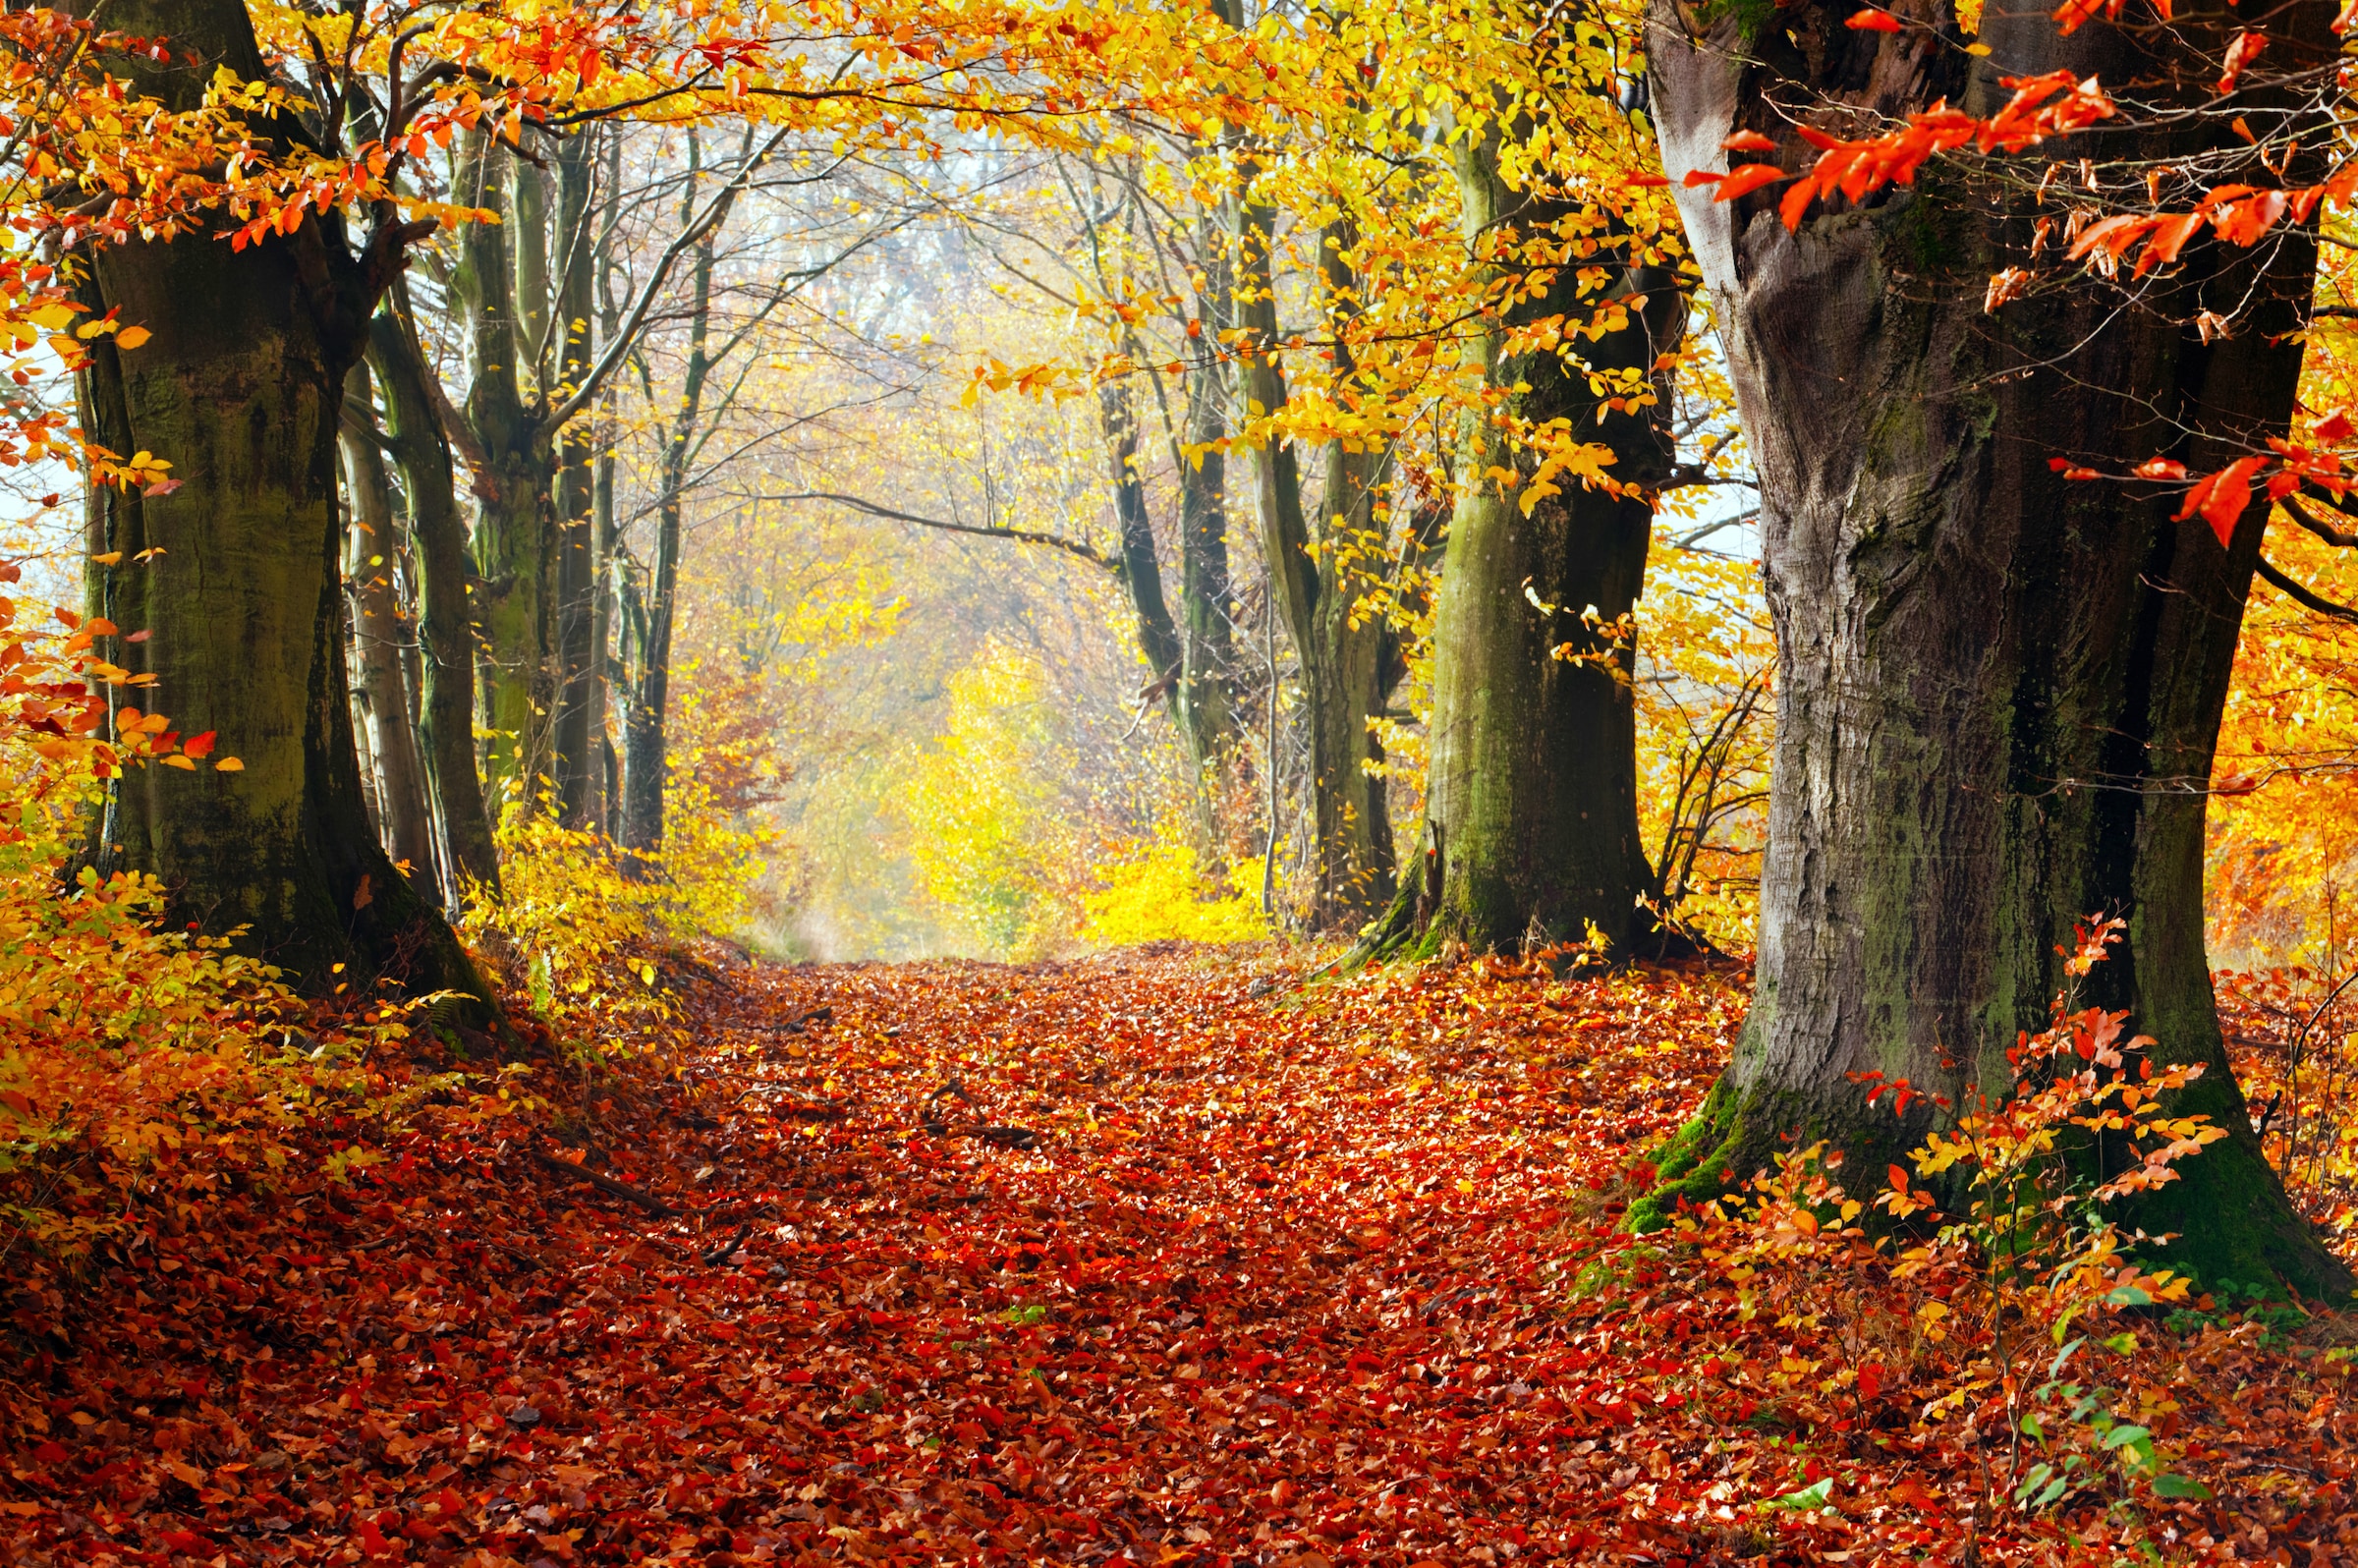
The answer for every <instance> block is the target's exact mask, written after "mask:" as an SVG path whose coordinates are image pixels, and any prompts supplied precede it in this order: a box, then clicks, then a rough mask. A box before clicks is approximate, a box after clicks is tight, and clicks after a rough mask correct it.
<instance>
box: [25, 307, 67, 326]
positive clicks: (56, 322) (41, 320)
mask: <svg viewBox="0 0 2358 1568" xmlns="http://www.w3.org/2000/svg"><path fill="white" fill-rule="evenodd" d="M73 320H74V307H73V306H70V305H44V306H42V307H41V308H39V309H37V310H35V311H33V312H31V321H32V324H33V325H34V326H37V327H42V328H45V329H46V330H48V331H51V332H55V331H57V330H58V329H59V328H61V327H65V326H69V325H71V324H72V323H73Z"/></svg>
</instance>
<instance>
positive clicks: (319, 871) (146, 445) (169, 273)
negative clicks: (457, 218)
mask: <svg viewBox="0 0 2358 1568" xmlns="http://www.w3.org/2000/svg"><path fill="white" fill-rule="evenodd" d="M108 20H109V22H110V24H112V25H114V26H117V27H121V28H125V29H126V30H130V31H134V32H138V33H143V34H147V35H160V34H169V35H171V36H172V37H173V38H174V39H175V40H176V47H177V49H178V50H179V51H182V52H181V53H176V54H173V55H171V56H169V57H168V58H166V59H164V60H161V61H153V60H151V61H148V62H145V63H142V64H137V65H134V66H133V67H132V68H131V71H132V74H133V78H134V81H135V82H136V84H137V85H138V86H139V87H140V89H141V90H142V91H144V92H146V93H148V94H150V95H152V96H153V97H155V98H157V99H158V100H160V101H161V102H162V103H164V104H165V105H167V106H168V107H171V108H173V109H182V110H186V109H193V108H195V107H197V105H198V103H199V102H200V101H201V98H202V95H203V92H204V87H205V84H206V82H207V81H208V79H209V78H210V76H211V73H212V70H213V68H214V67H215V66H216V65H225V66H227V67H229V68H230V69H231V70H233V71H236V72H238V73H239V74H240V75H241V76H243V77H245V78H246V79H248V80H260V79H261V76H262V70H263V67H262V62H261V56H260V51H259V49H258V47H257V46H256V44H255V42H254V36H253V27H252V25H251V24H250V23H249V21H248V19H247V13H246V8H245V6H244V4H243V3H242V0H189V3H184V4H164V3H162V0H134V3H133V4H130V5H129V6H126V7H119V8H113V9H110V12H109V17H108ZM190 57H194V59H195V60H196V61H197V63H196V64H192V63H190ZM250 125H251V127H252V134H253V136H254V137H255V138H256V139H257V140H263V141H264V142H265V143H272V142H276V143H277V144H280V145H283V144H284V143H283V142H278V139H279V138H281V137H283V136H284V135H286V134H287V133H286V132H285V130H284V129H283V128H281V127H277V126H273V125H272V124H270V123H268V122H262V121H253V122H250ZM423 227H424V225H421V224H415V223H405V222H403V221H401V220H400V219H399V218H398V217H397V216H396V215H394V214H392V213H390V212H387V213H385V214H383V215H382V217H381V219H380V221H378V222H377V223H376V225H375V226H374V227H373V228H372V229H371V231H370V232H369V233H368V234H367V235H366V237H365V238H364V239H363V240H361V241H360V243H358V244H357V245H356V244H355V243H354V242H353V241H352V240H350V239H348V238H347V235H346V231H345V227H344V224H343V222H342V220H341V218H340V216H338V215H337V214H335V213H326V214H313V215H310V216H307V217H305V218H304V219H303V220H302V221H301V222H300V223H299V224H297V225H296V226H295V227H294V228H293V232H291V233H285V234H276V235H272V236H270V237H267V238H264V239H261V240H259V241H257V242H256V243H253V244H250V245H247V246H244V247H243V248H242V249H236V250H233V249H232V248H231V247H230V246H229V245H228V244H226V243H223V241H222V240H220V239H219V238H217V237H216V236H215V235H213V234H206V233H202V232H199V233H197V234H193V235H189V236H186V237H184V238H182V239H178V240H163V239H158V240H154V241H144V240H140V239H137V238H131V239H127V240H124V241H121V242H118V243H115V244H111V245H106V246H102V247H100V248H98V249H97V251H96V253H95V254H94V255H93V256H92V257H91V258H90V261H89V264H88V279H89V281H88V285H87V288H88V292H89V296H90V303H91V305H92V306H93V307H94V308H97V309H98V310H100V311H102V312H103V311H106V310H114V311H118V312H120V313H121V315H122V316H123V317H124V318H126V319H133V320H138V321H140V322H142V323H145V324H147V327H148V331H149V334H150V335H149V336H148V337H147V338H146V339H145V340H144V341H143V342H141V343H140V345H139V346H138V347H136V348H129V349H123V348H118V347H117V346H116V345H115V344H114V343H113V342H112V341H111V340H108V341H102V342H99V343H97V344H96V346H95V352H94V353H93V354H92V356H91V360H90V364H89V367H88V368H87V369H86V370H85V371H84V373H83V375H82V377H81V396H82V402H83V418H84V427H85V428H86V429H87V430H88V432H89V434H90V437H91V438H92V439H93V440H94V441H96V442H98V443H99V444H101V445H103V446H105V447H107V448H109V449H110V450H112V451H115V452H118V453H137V452H154V453H159V454H160V453H165V452H170V453H174V454H177V455H176V456H175V457H173V458H172V459H170V461H171V462H172V463H173V464H174V468H175V471H176V473H177V475H178V476H179V478H178V484H177V488H174V489H171V490H170V491H169V493H152V494H151V493H146V492H143V491H141V490H139V489H133V488H129V487H124V486H117V485H93V486H92V487H91V490H90V494H89V506H90V523H89V528H90V543H91V553H92V555H93V556H95V557H98V559H97V560H95V561H94V562H93V564H92V568H91V572H90V579H89V599H90V603H91V605H92V607H93V610H94V611H95V612H96V613H99V614H103V615H104V616H105V617H106V618H107V619H108V620H110V621H111V622H113V623H114V624H115V625H117V626H119V627H123V628H125V629H126V630H127V632H128V631H129V630H133V629H136V630H140V631H145V632H147V633H148V634H150V635H149V636H148V637H147V639H145V640H144V641H142V642H140V643H137V644H132V643H128V642H126V643H125V644H124V645H123V646H122V649H121V651H120V654H119V656H118V660H117V661H118V662H119V663H122V664H125V665H126V666H127V667H130V668H133V669H135V670H138V671H140V672H141V673H151V674H153V675H154V676H156V677H157V682H158V685H159V686H160V687H161V689H162V690H163V691H165V692H168V693H170V694H171V697H172V700H173V701H174V702H176V703H177V704H179V705H180V707H181V708H182V709H184V710H185V711H189V712H192V713H202V714H203V715H204V718H205V721H206V724H207V726H208V727H210V728H212V729H215V730H217V731H219V732H221V733H223V734H227V735H233V736H235V737H237V742H236V744H237V746H238V748H239V751H240V754H241V756H242V759H243V760H244V762H245V767H244V769H243V770H242V771H240V772H236V773H227V774H224V773H220V772H201V771H200V772H181V771H177V770H170V769H163V768H149V769H144V770H140V771H139V772H137V773H134V774H132V775H130V776H127V777H124V778H121V779H117V780H114V781H112V782H111V784H110V787H109V791H108V797H107V800H106V802H105V804H104V807H103V810H102V812H101V813H100V815H99V817H98V819H97V821H96V823H95V826H94V837H93V845H92V851H91V854H92V859H93V862H94V864H95V865H96V866H97V868H99V869H100V870H101V871H102V872H103V871H109V870H113V869H115V868H127V869H135V870H140V871H143V872H147V873H150V874H152V875H154V876H156V877H157V878H159V879H160V880H161V881H162V882H163V883H164V885H165V886H166V888H167V889H168V890H169V891H170V894H171V898H172V905H173V908H174V909H175V910H176V911H178V912H181V913H183V914H184V915H185V916H186V917H187V918H189V919H191V920H195V921H199V922H202V923H204V924H208V925H210V926H212V927H214V928H227V927H233V926H235V927H240V928H243V929H244V931H245V932H246V938H245V939H246V940H247V941H248V942H250V943H251V944H252V946H253V948H254V949H255V950H256V951H258V952H260V953H262V954H264V955H266V956H267V957H269V958H270V959H271V960H272V961H273V962H276V963H278V964H280V965H282V966H284V967H285V968H287V969H289V970H290V971H292V972H294V973H295V974H297V975H299V976H301V977H304V978H306V979H308V980H313V981H320V980H325V979H326V977H327V976H328V974H329V973H330V971H331V970H332V969H333V968H334V967H335V966H337V965H352V966H354V967H355V968H357V969H359V970H362V971H365V972H367V973H378V972H382V973H387V974H391V975H394V976H397V977H398V978H400V979H402V980H404V981H405V982H406V983H408V984H409V985H411V986H413V987H415V988H419V989H423V990H436V989H452V990H457V991H460V992H463V993H465V994H467V995H469V996H471V997H473V998H476V999H477V1000H476V1001H475V1003H474V1004H473V1005H474V1006H475V1007H476V1008H477V1011H478V1013H480V1014H487V1012H488V1010H489V1007H490V1003H489V1002H488V1001H487V1000H486V999H485V998H487V997H488V996H489V994H490V993H489V990H488V988H487V987H486V986H485V985H484V984H483V983H482V980H481V979H480V977H479V976H477V973H476V970H475V966H474V964H473V963H472V962H471V961H470V960H469V959H468V957H467V955H466V953H465V951H464V950H463V949H462V948H461V947H460V946H459V944H458V941H457V939H456V937H455V936H454V935H453V934H452V933H451V931H450V928H449V927H448V925H447V924H444V922H443V920H442V917H441V915H440V913H439V912H438V911H437V910H436V909H435V908H434V906H433V905H432V903H431V902H430V901H428V900H427V899H425V898H423V897H421V895H420V894H419V893H418V892H417V891H416V890H415V889H414V888H413V887H412V885H411V884H410V882H409V881H408V880H407V879H406V878H404V877H403V876H402V875H401V874H400V873H399V872H398V871H396V870H395V869H394V868H393V865H392V862H391V861H390V860H389V859H388V858H387V857H386V855H385V853H384V852H383V850H382V849H380V848H379V847H378V844H377V840H376V836H375V834H374V833H373V832H372V831H370V825H369V822H368V816H367V811H366V804H365V799H364V797H363V794H362V787H361V776H360V768H359V763H358V760H357V757H356V754H355V751H354V745H353V733H352V710H351V706H350V703H349V700H348V697H347V692H346V673H345V665H344V620H343V615H344V604H343V598H344V590H343V585H342V581H341V573H340V572H339V570H338V565H339V555H340V553H341V552H340V550H339V544H340V542H341V533H342V530H341V528H340V527H339V519H338V517H337V511H336V457H337V454H336V441H337V430H338V423H339V416H340V413H341V410H342V407H343V403H344V380H345V375H346V373H347V371H348V370H349V369H350V367H351V366H352V365H353V364H356V363H357V362H358V361H359V359H360V356H361V352H362V345H363V342H364V339H365V332H366V329H367V321H368V316H369V313H370V311H371V310H372V309H373V308H374V306H375V303H376V298H377V296H378V295H379V294H381V292H382V291H383V289H384V287H385V285H386V283H387V282H388V281H389V280H390V278H391V276H392V274H393V272H394V270H395V269H396V268H397V267H398V265H399V258H400V254H401V251H402V249H403V247H404V246H406V245H407V244H408V243H409V242H410V241H412V240H414V239H416V238H417V237H418V236H419V235H420V234H421V232H422V229H423ZM197 302H202V304H201V306H199V305H198V304H197ZM148 488H149V489H150V490H158V491H160V490H161V488H162V487H161V486H149V487H148ZM149 552H155V553H152V554H150V553H149ZM143 555H144V556H146V560H145V561H144V562H141V561H140V557H141V556H143Z"/></svg>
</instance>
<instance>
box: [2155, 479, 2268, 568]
mask: <svg viewBox="0 0 2358 1568" xmlns="http://www.w3.org/2000/svg"><path fill="white" fill-rule="evenodd" d="M2267 463H2268V459H2267V458H2265V457H2242V458H2237V459H2236V460H2235V461H2234V462H2232V463H2230V464H2228V465H2227V466H2226V467H2225V468H2223V469H2221V470H2219V471H2218V473H2217V474H2210V475H2206V476H2203V477H2202V478H2200V479H2197V480H2196V481H2195V482H2194V486H2193V488H2191V489H2189V490H2188V491H2187V492H2186V503H2185V505H2183V506H2181V507H2179V508H2178V510H2177V515H2176V517H2175V518H2173V519H2172V521H2174V522H2182V521H2184V520H2185V519H2187V518H2190V517H2192V516H2194V515H2195V514H2196V513H2197V512H2200V513H2201V514H2202V516H2203V521H2204V522H2206V523H2208V524H2210V525H2211V532H2214V533H2216V534H2218V542H2219V546H2220V547H2221V548H2222V549H2223V548H2225V546H2226V545H2227V543H2228V541H2229V540H2231V539H2233V538H2234V537H2235V525H2236V523H2237V521H2238V520H2240V519H2241V518H2242V516H2243V513H2244V509H2245V508H2246V507H2248V506H2250V505H2251V502H2252V476H2253V475H2255V474H2258V473H2259V472H2260V470H2261V469H2262V468H2264V467H2266V466H2267Z"/></svg>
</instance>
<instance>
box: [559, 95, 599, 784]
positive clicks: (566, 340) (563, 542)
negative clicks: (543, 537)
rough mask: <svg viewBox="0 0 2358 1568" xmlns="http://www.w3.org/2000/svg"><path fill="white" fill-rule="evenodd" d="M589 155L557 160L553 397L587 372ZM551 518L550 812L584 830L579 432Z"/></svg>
mask: <svg viewBox="0 0 2358 1568" xmlns="http://www.w3.org/2000/svg"><path fill="white" fill-rule="evenodd" d="M595 155H596V148H595V144H594V142H593V141H592V140H591V139H590V138H589V136H587V135H581V136H576V137H574V138H573V139H572V140H568V141H567V142H566V143H565V144H564V145H563V146H562V147H561V148H560V149H559V150H558V154H557V224H556V236H557V245H558V252H557V265H558V278H559V287H558V290H557V320H556V322H555V324H554V325H553V326H552V328H551V330H552V331H554V332H556V333H559V334H561V337H560V338H559V340H558V342H557V343H556V345H555V350H556V352H555V356H554V358H555V360H556V363H557V383H558V395H559V396H562V395H564V393H566V392H570V390H571V389H572V388H573V387H575V386H578V385H580V384H581V382H582V381H583V380H584V379H585V378H586V377H587V376H588V374H589V360H590V347H591V344H590V339H589V316H590V312H591V310H592V309H593V308H594V304H595V302H594V299H593V290H592V278H593V276H594V268H595V265H596V259H597V258H596V254H595V246H594V245H593V243H592V240H591V236H590V232H589V229H590V222H591V211H590V202H589V197H590V195H591V191H590V187H591V185H592V184H593V183H594V174H595V161H594V160H595ZM560 438H561V445H560V447H559V449H558V454H557V456H558V464H557V482H556V489H555V510H556V523H557V540H556V543H557V613H556V632H557V699H556V700H557V711H556V722H555V726H554V727H555V757H554V761H555V767H556V776H557V807H558V813H559V817H560V819H561V820H562V821H563V822H564V823H565V825H566V826H568V827H587V826H589V825H592V824H594V823H597V822H599V821H600V820H601V819H602V818H603V816H604V814H605V813H604V811H603V809H602V804H601V801H600V797H601V795H602V794H603V791H602V790H600V789H599V787H598V786H599V784H600V782H601V778H600V775H601V773H602V771H603V770H602V769H601V768H600V766H599V760H600V759H599V756H598V753H597V747H596V743H595V739H594V731H593V730H592V728H591V726H592V723H593V721H594V720H595V719H596V717H597V716H598V713H599V709H600V707H601V705H602V704H600V703H599V702H598V701H597V694H596V688H597V686H598V685H599V684H600V682H601V680H602V677H603V672H602V671H601V670H600V669H599V668H598V666H597V662H596V657H595V644H596V625H595V622H596V615H597V597H598V594H597V570H596V568H597V551H596V538H595V536H594V532H593V530H594V525H593V524H592V521H591V516H590V514H591V510H592V496H591V493H590V491H591V488H592V482H593V481H592V477H591V474H590V462H591V441H590V432H589V428H588V427H587V425H586V424H584V425H577V426H576V427H575V428H573V429H571V430H568V431H564V432H560Z"/></svg>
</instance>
